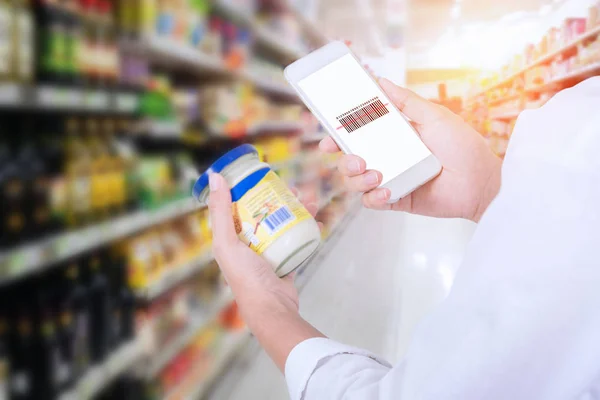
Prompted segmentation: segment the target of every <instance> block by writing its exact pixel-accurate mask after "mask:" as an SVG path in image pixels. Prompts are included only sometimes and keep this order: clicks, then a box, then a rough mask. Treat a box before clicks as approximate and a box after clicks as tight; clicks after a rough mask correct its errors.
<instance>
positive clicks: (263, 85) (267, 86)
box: [240, 71, 298, 99]
mask: <svg viewBox="0 0 600 400" xmlns="http://www.w3.org/2000/svg"><path fill="white" fill-rule="evenodd" d="M240 77H241V78H243V79H246V80H248V81H250V82H252V83H253V84H254V86H256V87H257V88H258V89H260V90H262V91H264V92H267V93H271V94H273V95H277V96H285V97H289V98H293V99H298V95H297V94H296V92H295V91H294V90H293V89H292V88H291V87H290V86H288V85H287V84H285V83H276V82H270V81H268V80H266V79H264V78H261V77H259V76H258V75H257V74H255V73H252V72H248V71H242V72H241V73H240Z"/></svg>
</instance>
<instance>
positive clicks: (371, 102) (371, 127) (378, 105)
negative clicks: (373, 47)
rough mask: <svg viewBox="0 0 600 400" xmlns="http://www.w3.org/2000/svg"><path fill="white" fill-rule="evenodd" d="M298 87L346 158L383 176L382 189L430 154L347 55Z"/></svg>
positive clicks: (317, 72)
mask: <svg viewBox="0 0 600 400" xmlns="http://www.w3.org/2000/svg"><path fill="white" fill-rule="evenodd" d="M298 85H299V87H300V89H302V91H303V92H304V94H305V95H306V96H307V97H308V99H309V100H310V102H311V103H312V104H313V106H314V107H315V108H316V110H317V111H318V112H319V113H320V114H321V116H322V117H323V118H325V121H326V123H327V124H329V129H332V130H334V131H335V132H336V134H337V135H339V137H340V138H341V139H342V140H343V142H344V144H345V145H346V146H347V147H348V149H349V150H350V152H351V153H352V154H356V155H358V156H360V157H362V158H363V159H364V160H365V162H366V163H367V168H369V169H374V170H377V171H380V172H381V173H382V174H383V182H382V184H385V183H387V182H389V181H390V180H392V179H394V178H395V177H396V176H398V175H400V174H402V173H403V172H405V171H407V170H408V169H410V168H411V167H412V166H414V165H415V164H418V163H419V162H421V161H423V160H424V159H425V158H427V157H428V156H429V155H430V154H431V152H430V151H429V149H428V148H427V147H426V146H425V145H424V144H423V142H421V139H419V137H418V136H417V135H416V134H415V132H414V131H413V129H412V127H411V126H410V125H409V123H408V122H407V121H406V120H405V119H404V118H403V117H402V116H401V115H400V113H399V112H398V111H397V110H396V109H395V108H394V107H393V106H392V105H391V104H388V103H389V100H388V98H387V96H386V95H385V94H384V92H383V91H382V90H381V89H380V88H379V86H377V85H376V84H374V83H373V81H372V80H371V78H370V77H369V75H367V73H366V72H365V71H364V70H363V69H362V67H361V66H360V64H359V63H358V62H357V61H356V59H355V58H354V57H353V56H352V55H351V54H346V55H345V56H343V57H341V58H339V59H337V60H336V61H334V62H332V63H331V64H328V65H326V66H325V67H323V68H321V69H320V70H318V71H316V72H314V73H313V74H311V75H309V76H307V77H306V78H304V79H302V80H300V81H299V82H298Z"/></svg>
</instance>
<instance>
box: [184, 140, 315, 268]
mask: <svg viewBox="0 0 600 400" xmlns="http://www.w3.org/2000/svg"><path fill="white" fill-rule="evenodd" d="M210 173H219V174H221V175H223V177H224V178H225V180H226V181H227V183H228V184H229V187H230V188H231V198H232V201H233V219H234V225H235V229H236V233H237V234H238V237H239V238H240V240H241V241H242V242H244V243H245V244H246V245H248V246H249V247H250V248H251V249H252V250H254V251H255V252H256V253H257V254H259V255H261V256H262V257H264V258H265V259H266V260H267V261H268V262H269V263H270V264H271V265H272V266H273V269H274V270H275V273H276V274H277V275H278V276H280V277H282V276H285V275H287V274H289V273H290V272H292V271H293V270H295V269H296V268H297V267H298V266H300V265H301V264H302V262H303V261H305V260H306V259H307V258H308V257H310V255H311V254H312V253H313V252H314V251H315V250H316V249H317V247H319V244H320V242H321V232H320V230H319V226H318V224H317V222H316V221H315V219H314V218H313V217H312V215H310V213H309V212H308V211H307V210H306V208H304V206H303V205H302V203H300V201H299V200H298V199H297V198H296V196H294V194H293V193H292V192H291V191H290V190H289V189H288V187H287V186H286V184H285V183H284V182H283V181H282V180H281V179H280V178H279V177H278V176H277V174H275V172H274V171H273V170H272V169H271V167H270V166H269V165H268V164H266V163H263V162H261V161H260V159H259V157H258V151H257V150H256V148H255V147H254V146H252V145H249V144H244V145H242V146H239V147H237V148H235V149H233V150H231V151H230V152H228V153H227V154H225V155H224V156H222V157H221V158H219V159H218V160H217V161H215V163H214V164H212V165H211V166H210V168H209V169H208V170H207V171H206V172H204V173H203V174H202V175H201V176H200V178H199V179H198V181H197V182H196V183H195V185H194V188H193V190H192V193H193V196H194V198H196V199H197V200H198V201H199V202H200V203H201V204H203V205H206V204H208V201H209V196H210V190H209V188H208V176H209V174H210Z"/></svg>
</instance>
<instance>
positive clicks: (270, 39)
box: [215, 1, 304, 60]
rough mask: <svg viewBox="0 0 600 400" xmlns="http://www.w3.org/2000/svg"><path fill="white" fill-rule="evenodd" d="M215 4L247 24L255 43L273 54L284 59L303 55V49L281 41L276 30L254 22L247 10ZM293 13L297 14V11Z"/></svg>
mask: <svg viewBox="0 0 600 400" xmlns="http://www.w3.org/2000/svg"><path fill="white" fill-rule="evenodd" d="M286 3H287V2H286ZM215 6H216V7H217V9H219V10H220V11H221V12H222V13H224V14H226V15H228V16H229V17H230V18H232V19H235V20H237V21H240V22H242V23H243V24H245V25H247V26H248V27H249V28H250V30H251V31H252V32H253V33H254V35H255V36H256V41H257V43H258V44H259V45H261V46H263V47H264V48H267V49H269V50H270V51H271V52H273V53H274V54H277V55H278V56H282V57H284V58H286V59H293V60H296V59H298V58H300V57H302V56H303V55H304V52H303V51H301V50H299V49H296V48H294V47H293V46H291V45H287V44H285V43H282V42H281V38H280V37H278V36H277V33H276V32H272V31H270V30H268V29H265V28H263V27H261V26H259V25H258V24H257V23H256V22H255V20H254V16H252V15H251V14H249V13H248V12H245V11H243V10H240V9H238V8H236V7H235V6H233V5H230V4H229V3H226V2H223V1H217V2H216V4H215ZM295 14H296V15H298V13H295ZM301 22H302V21H301Z"/></svg>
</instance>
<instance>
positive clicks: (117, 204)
mask: <svg viewBox="0 0 600 400" xmlns="http://www.w3.org/2000/svg"><path fill="white" fill-rule="evenodd" d="M115 130H116V126H115V121H114V120H113V119H111V118H107V119H105V120H104V121H103V122H102V132H101V139H102V141H103V142H104V146H105V148H106V149H107V152H108V157H109V161H108V164H109V180H108V185H107V192H108V199H107V201H108V208H109V215H110V216H111V218H112V217H114V216H115V215H118V214H122V213H123V212H124V211H125V210H126V209H127V162H126V160H125V158H124V157H123V156H121V154H120V152H119V149H118V147H117V143H116V138H115Z"/></svg>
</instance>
